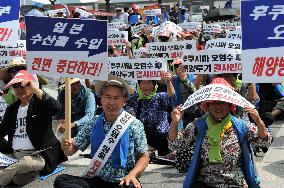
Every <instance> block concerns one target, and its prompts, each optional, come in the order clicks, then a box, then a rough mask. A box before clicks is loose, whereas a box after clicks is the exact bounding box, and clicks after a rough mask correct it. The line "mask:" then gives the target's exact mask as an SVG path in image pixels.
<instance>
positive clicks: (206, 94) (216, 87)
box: [183, 84, 254, 110]
mask: <svg viewBox="0 0 284 188" xmlns="http://www.w3.org/2000/svg"><path fill="white" fill-rule="evenodd" d="M202 101H224V102H228V103H231V104H235V105H237V106H240V107H243V108H244V107H252V108H254V105H252V104H251V103H250V102H249V101H247V100H246V99H245V98H244V97H243V96H241V95H240V94H238V93H237V92H235V91H233V90H232V89H230V88H228V87H226V86H224V85H223V84H209V85H206V86H204V87H202V88H201V89H199V90H197V91H196V92H194V93H193V94H192V95H190V96H189V97H188V99H187V100H186V101H185V103H184V105H183V110H185V109H187V108H189V107H190V106H192V105H194V104H197V103H200V102H202Z"/></svg>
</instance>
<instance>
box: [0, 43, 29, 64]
mask: <svg viewBox="0 0 284 188" xmlns="http://www.w3.org/2000/svg"><path fill="white" fill-rule="evenodd" d="M26 50H27V49H26V41H25V40H18V44H17V45H13V46H0V67H2V66H6V65H7V64H8V63H9V62H10V61H11V60H12V59H14V58H16V57H23V58H24V59H26V54H27V51H26Z"/></svg>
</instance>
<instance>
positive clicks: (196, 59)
mask: <svg viewBox="0 0 284 188" xmlns="http://www.w3.org/2000/svg"><path fill="white" fill-rule="evenodd" d="M183 61H184V62H185V63H207V64H208V63H222V64H225V63H236V62H238V60H237V54H236V50H229V49H225V50H201V51H192V52H186V53H185V54H184V57H183Z"/></svg>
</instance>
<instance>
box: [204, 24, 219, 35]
mask: <svg viewBox="0 0 284 188" xmlns="http://www.w3.org/2000/svg"><path fill="white" fill-rule="evenodd" d="M222 30H223V29H222V28H221V26H220V25H219V24H203V32H204V33H209V34H212V33H221V32H222Z"/></svg>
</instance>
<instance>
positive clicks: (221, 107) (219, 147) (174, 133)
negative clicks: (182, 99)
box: [169, 78, 272, 188]
mask: <svg viewBox="0 0 284 188" xmlns="http://www.w3.org/2000/svg"><path fill="white" fill-rule="evenodd" d="M214 83H216V84H224V85H225V86H226V87H228V89H229V88H231V89H233V87H232V86H230V84H229V83H227V82H226V80H224V79H223V78H215V79H214V80H213V81H212V84H214ZM201 106H202V109H203V110H204V111H206V112H207V114H206V115H205V116H204V117H202V118H199V119H197V120H196V121H194V122H193V123H191V124H189V125H188V126H187V127H186V129H185V130H184V131H183V132H181V133H179V134H178V122H179V121H180V120H181V115H182V106H178V107H177V108H175V109H174V110H173V112H172V114H171V116H172V123H171V128H170V133H169V147H170V149H172V150H181V149H187V148H188V149H190V148H191V147H192V145H193V144H195V150H194V154H193V157H192V160H191V164H190V167H189V169H188V174H187V176H186V179H185V182H184V187H191V188H196V187H259V186H257V182H255V176H254V175H255V174H254V171H253V170H254V169H251V168H250V167H249V162H252V161H251V160H250V152H249V149H250V145H249V143H254V144H256V145H261V146H265V147H268V146H269V145H270V144H271V140H272V137H271V135H270V134H269V133H268V132H267V130H266V127H265V125H264V123H263V121H262V120H261V118H260V117H259V114H258V112H257V110H255V109H253V108H251V107H245V110H246V111H247V112H248V113H249V114H250V115H251V117H252V118H253V120H254V122H255V123H249V122H245V121H243V120H240V119H237V118H235V117H234V116H233V115H231V113H230V112H232V111H234V110H235V105H234V104H230V103H227V102H223V101H203V102H202V103H201ZM245 148H246V149H245ZM250 169H251V170H252V171H249V170H250ZM250 173H251V174H250ZM249 175H251V176H249Z"/></svg>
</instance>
